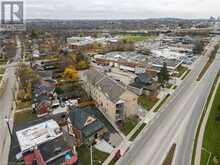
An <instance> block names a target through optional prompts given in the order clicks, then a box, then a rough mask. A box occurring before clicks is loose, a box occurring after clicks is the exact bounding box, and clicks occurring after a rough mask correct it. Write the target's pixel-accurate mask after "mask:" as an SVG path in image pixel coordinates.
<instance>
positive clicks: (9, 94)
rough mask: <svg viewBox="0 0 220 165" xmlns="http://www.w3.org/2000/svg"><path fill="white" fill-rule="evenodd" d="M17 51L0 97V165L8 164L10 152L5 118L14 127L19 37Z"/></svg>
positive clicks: (8, 69)
mask: <svg viewBox="0 0 220 165" xmlns="http://www.w3.org/2000/svg"><path fill="white" fill-rule="evenodd" d="M16 40H17V51H16V56H15V58H14V61H13V62H12V63H10V64H7V65H6V76H7V78H8V80H7V84H6V89H5V91H4V93H3V95H2V96H1V97H0V132H1V133H0V134H1V135H0V162H1V163H0V164H2V165H5V164H8V163H7V161H8V152H9V149H10V134H9V130H8V128H7V125H6V120H5V117H7V118H8V120H9V123H10V126H11V127H12V124H13V119H12V117H13V116H12V108H13V107H12V106H13V100H14V92H15V83H16V76H15V70H16V62H17V61H18V60H19V58H20V56H21V43H20V41H19V39H18V37H17V39H16Z"/></svg>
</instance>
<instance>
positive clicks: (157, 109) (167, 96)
mask: <svg viewBox="0 0 220 165" xmlns="http://www.w3.org/2000/svg"><path fill="white" fill-rule="evenodd" d="M169 97H170V94H167V95H166V97H165V98H164V99H163V100H162V101H161V103H160V104H159V105H158V106H157V107H156V108H155V110H154V112H158V111H159V109H160V107H161V106H162V105H163V103H164V102H165V101H166V100H167V99H168V98H169Z"/></svg>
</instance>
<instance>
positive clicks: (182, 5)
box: [24, 0, 220, 19]
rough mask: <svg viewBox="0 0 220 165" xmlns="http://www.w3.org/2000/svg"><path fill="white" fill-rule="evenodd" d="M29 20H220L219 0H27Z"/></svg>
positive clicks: (26, 10)
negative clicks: (218, 17)
mask: <svg viewBox="0 0 220 165" xmlns="http://www.w3.org/2000/svg"><path fill="white" fill-rule="evenodd" d="M24 2H25V15H26V18H44V19H45V18H46V19H129V18H130V19H144V18H158V17H176V18H209V17H210V16H218V15H219V16H220V0H25V1H24Z"/></svg>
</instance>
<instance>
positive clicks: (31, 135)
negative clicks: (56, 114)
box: [16, 120, 63, 152]
mask: <svg viewBox="0 0 220 165" xmlns="http://www.w3.org/2000/svg"><path fill="white" fill-rule="evenodd" d="M62 134H63V133H62V132H61V131H60V127H59V125H58V124H57V122H56V121H54V120H48V121H46V122H43V123H40V124H37V125H34V126H32V127H29V128H26V129H23V130H20V131H17V132H16V135H17V138H18V142H19V145H20V148H21V151H22V152H25V151H28V150H32V149H33V147H35V146H37V145H39V144H42V143H45V142H47V141H51V140H53V139H56V138H57V137H59V136H61V135H62Z"/></svg>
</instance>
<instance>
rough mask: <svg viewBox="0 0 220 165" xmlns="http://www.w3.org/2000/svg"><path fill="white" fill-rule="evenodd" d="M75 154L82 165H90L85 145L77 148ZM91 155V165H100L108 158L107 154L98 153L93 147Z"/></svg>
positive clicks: (88, 149)
mask: <svg viewBox="0 0 220 165" xmlns="http://www.w3.org/2000/svg"><path fill="white" fill-rule="evenodd" d="M77 153H78V156H79V160H80V162H81V163H82V165H88V164H91V157H90V148H89V147H87V146H86V145H82V146H80V147H79V148H77ZM92 153H93V165H98V164H102V163H103V162H104V161H105V159H106V158H107V157H108V156H109V154H108V153H104V152H101V151H98V150H97V149H95V148H94V147H93V148H92Z"/></svg>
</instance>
